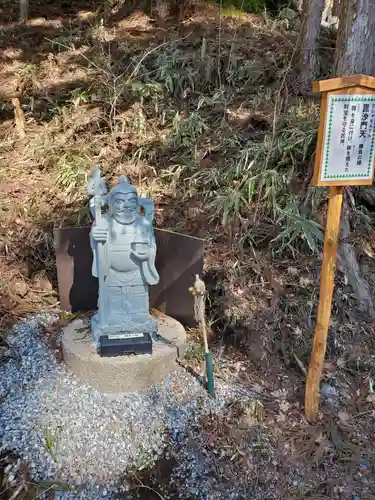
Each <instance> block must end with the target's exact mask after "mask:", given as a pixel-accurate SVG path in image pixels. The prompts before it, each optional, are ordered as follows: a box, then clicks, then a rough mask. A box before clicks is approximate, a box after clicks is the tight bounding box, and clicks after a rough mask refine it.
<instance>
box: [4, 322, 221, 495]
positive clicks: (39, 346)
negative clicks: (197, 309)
mask: <svg viewBox="0 0 375 500" xmlns="http://www.w3.org/2000/svg"><path fill="white" fill-rule="evenodd" d="M51 320H52V318H51V317H49V316H35V317H31V318H30V319H29V320H28V321H26V322H23V323H20V324H18V325H16V326H15V327H14V329H13V331H12V333H11V335H10V336H9V338H8V339H7V340H8V342H9V343H10V344H11V346H12V347H13V348H14V350H15V352H17V353H18V355H19V360H18V362H17V360H14V359H12V360H10V361H9V362H7V363H5V364H3V365H2V366H0V392H2V393H3V395H4V396H3V398H2V400H1V405H0V438H1V443H2V448H1V451H4V450H12V451H14V452H16V453H18V454H19V455H20V456H21V458H22V459H23V460H24V461H25V462H26V463H27V465H28V466H29V468H30V471H31V472H32V476H33V478H34V479H35V480H52V479H53V480H54V481H56V480H58V481H61V482H64V483H68V484H69V485H70V486H74V488H75V491H73V492H64V493H61V496H58V495H56V497H55V498H63V499H64V500H65V499H70V498H71V499H73V498H74V499H88V500H89V499H99V498H116V496H117V493H118V492H119V487H120V486H119V485H120V481H119V480H120V477H121V476H123V475H124V473H125V472H126V471H128V470H131V469H141V468H143V467H147V466H148V465H149V464H152V462H153V461H154V460H155V459H157V458H159V457H160V456H161V455H162V454H163V453H164V450H165V447H166V443H167V441H168V440H169V436H172V437H173V439H175V440H176V441H178V440H180V441H181V443H183V442H186V443H188V439H187V437H186V436H188V428H189V427H190V426H192V427H194V426H197V425H199V420H200V419H201V418H202V417H203V416H204V415H207V414H208V413H210V412H217V411H219V410H220V409H221V408H222V407H223V405H224V404H225V400H226V399H227V398H228V396H229V392H230V391H229V389H228V388H226V387H225V386H220V385H219V386H218V387H217V397H216V399H212V398H210V397H209V396H208V395H207V393H206V391H205V390H204V388H203V387H202V386H201V385H200V384H199V382H198V381H197V380H196V379H195V378H194V377H193V376H192V375H190V374H189V373H187V372H186V371H184V370H183V369H178V370H176V371H175V372H174V373H172V374H171V375H170V376H169V377H168V378H167V379H165V380H164V381H162V382H161V383H159V384H157V385H155V386H154V387H152V388H150V389H148V390H146V391H143V392H137V393H132V394H121V395H118V396H116V397H114V396H113V395H111V396H108V395H104V394H101V393H99V392H97V391H96V390H94V389H93V388H91V387H88V386H85V385H82V384H81V383H79V382H78V380H77V379H76V378H75V377H74V376H73V375H72V374H71V373H69V372H68V370H67V369H66V368H65V366H64V364H60V363H58V362H57V361H56V359H55V357H54V355H53V353H52V352H51V350H50V349H49V348H48V347H47V346H46V345H45V344H44V343H43V342H42V341H41V340H40V338H39V334H38V324H40V322H41V321H43V322H44V323H46V322H48V321H51ZM189 453H190V451H189V449H188V448H187V451H186V455H187V457H188V456H189ZM190 454H191V453H190ZM193 462H194V467H195V468H196V466H198V469H199V468H200V466H199V464H200V462H201V461H200V460H199V458H198V459H197V457H195V458H193ZM202 463H203V462H202ZM15 472H16V471H15ZM190 479H192V481H190V482H191V483H192V486H191V488H192V491H191V494H192V495H193V496H195V495H196V494H197V492H196V491H195V487H194V484H195V480H194V478H190ZM197 479H199V478H197ZM125 488H126V486H125ZM197 498H202V497H201V495H200V494H199V495H198V496H197ZM205 498H206V497H205Z"/></svg>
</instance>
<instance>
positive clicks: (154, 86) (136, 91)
mask: <svg viewBox="0 0 375 500" xmlns="http://www.w3.org/2000/svg"><path fill="white" fill-rule="evenodd" d="M130 91H131V93H132V94H133V95H134V96H136V97H142V98H149V99H158V98H160V97H162V96H163V93H164V88H163V86H162V85H161V84H160V83H154V82H142V81H140V80H138V81H135V82H133V83H131V84H130Z"/></svg>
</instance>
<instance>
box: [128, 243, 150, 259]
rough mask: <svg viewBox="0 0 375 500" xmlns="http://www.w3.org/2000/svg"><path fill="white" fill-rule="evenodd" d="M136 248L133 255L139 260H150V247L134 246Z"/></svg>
mask: <svg viewBox="0 0 375 500" xmlns="http://www.w3.org/2000/svg"><path fill="white" fill-rule="evenodd" d="M134 247H135V248H133V249H132V255H134V257H135V258H136V259H138V260H141V261H145V260H147V259H148V258H149V255H150V250H149V247H148V245H137V244H135V245H134Z"/></svg>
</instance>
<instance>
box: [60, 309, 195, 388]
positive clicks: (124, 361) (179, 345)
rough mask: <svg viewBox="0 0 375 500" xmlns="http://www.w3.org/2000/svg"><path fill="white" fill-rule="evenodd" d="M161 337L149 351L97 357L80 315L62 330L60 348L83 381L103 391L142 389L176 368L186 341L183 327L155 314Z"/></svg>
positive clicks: (65, 359) (67, 362)
mask: <svg viewBox="0 0 375 500" xmlns="http://www.w3.org/2000/svg"><path fill="white" fill-rule="evenodd" d="M156 323H157V327H158V334H159V335H160V336H161V338H162V340H158V341H156V342H154V343H153V353H152V354H151V355H149V354H144V355H138V356H120V357H108V358H105V357H100V356H99V355H98V354H97V353H96V352H93V349H92V344H91V332H90V329H89V327H88V326H87V325H85V324H84V322H83V321H82V320H80V319H77V320H75V321H73V322H72V323H70V324H69V325H68V326H67V327H65V328H64V330H63V337H62V348H63V355H64V361H65V363H66V364H67V366H68V368H70V370H71V371H72V372H73V373H74V374H75V375H76V376H77V377H78V378H79V379H80V380H81V381H82V382H83V383H85V384H87V385H91V386H92V387H94V388H95V389H97V390H99V391H101V392H104V393H116V392H133V391H139V390H142V389H145V388H146V387H149V386H151V385H153V384H155V383H156V382H159V381H160V380H162V379H163V378H165V377H166V376H167V375H168V374H169V373H171V372H172V371H174V370H175V369H176V368H177V363H176V359H177V358H178V357H181V356H182V355H183V352H184V348H185V343H186V332H185V329H184V327H183V326H182V325H181V323H179V322H178V321H176V320H175V319H173V318H171V317H170V316H160V317H158V318H156Z"/></svg>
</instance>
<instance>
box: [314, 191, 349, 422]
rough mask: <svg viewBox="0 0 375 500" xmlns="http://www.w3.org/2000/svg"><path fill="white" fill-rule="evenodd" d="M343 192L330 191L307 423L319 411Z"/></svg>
mask: <svg viewBox="0 0 375 500" xmlns="http://www.w3.org/2000/svg"><path fill="white" fill-rule="evenodd" d="M343 189H344V188H343V187H342V186H332V187H330V190H329V202H328V215H327V224H326V230H325V236H324V250H323V263H322V273H321V277H320V296H319V305H318V312H317V318H316V327H315V336H314V342H313V348H312V353H311V359H310V365H309V371H308V374H307V380H306V392H305V415H306V418H307V420H309V421H310V422H312V421H314V420H315V418H316V416H317V414H318V409H319V385H320V377H321V373H322V369H323V363H324V357H325V353H326V346H327V335H328V327H329V320H330V316H331V306H332V294H333V287H334V279H335V268H336V259H337V244H338V237H339V230H340V215H341V206H342V195H343Z"/></svg>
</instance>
